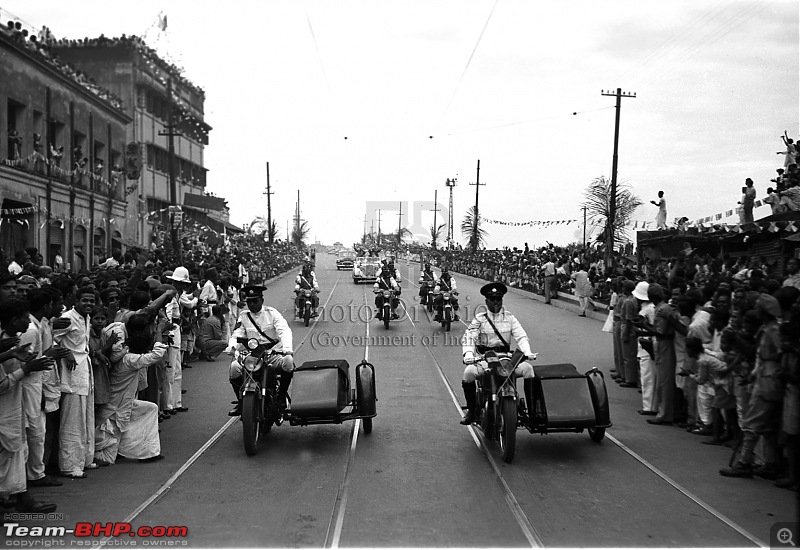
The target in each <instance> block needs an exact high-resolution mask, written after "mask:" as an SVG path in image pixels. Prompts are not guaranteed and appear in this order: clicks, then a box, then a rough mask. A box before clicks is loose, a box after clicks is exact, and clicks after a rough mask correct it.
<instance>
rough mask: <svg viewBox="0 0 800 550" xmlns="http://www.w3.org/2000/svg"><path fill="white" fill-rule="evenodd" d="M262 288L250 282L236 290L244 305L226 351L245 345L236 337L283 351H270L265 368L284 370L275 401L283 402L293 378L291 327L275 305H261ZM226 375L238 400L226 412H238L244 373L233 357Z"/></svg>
mask: <svg viewBox="0 0 800 550" xmlns="http://www.w3.org/2000/svg"><path fill="white" fill-rule="evenodd" d="M265 290H267V288H266V287H264V286H258V285H251V286H245V287H242V289H241V290H240V291H239V293H240V295H241V296H242V297H243V298H244V301H245V304H247V306H246V307H245V308H244V309H243V310H242V311H241V313H239V319H238V321H237V322H236V327H235V328H234V330H233V333H232V334H231V338H230V340H229V341H228V348H227V349H226V350H225V351H226V352H227V353H229V354H233V353H234V350H241V349H245V347H246V346H245V345H244V344H240V343H238V342H237V341H236V339H237V338H247V339H250V338H255V339H256V340H258V341H259V343H261V344H266V345H267V347H273V349H275V350H276V351H281V352H282V353H284V354H285V355H278V354H275V355H270V357H269V360H268V363H267V368H269V369H281V370H282V371H283V373H282V375H281V385H280V389H279V391H278V403H279V404H283V405H285V403H286V396H287V395H288V391H289V384H290V383H291V381H292V371H293V370H294V361H293V360H292V353H293V351H292V329H290V328H289V324H288V323H287V322H286V319H284V318H283V315H281V314H280V313H279V312H278V310H277V309H275V308H274V307H269V306H267V307H264V291H265ZM270 344H271V345H270ZM229 377H230V382H231V386H232V387H233V391H234V392H235V393H236V398H237V399H238V400H239V402H238V403H237V404H236V407H234V408H233V409H232V410H231V411H230V412H229V413H228V416H239V415H241V414H242V391H241V390H242V385H243V384H244V374H243V373H242V365H241V364H239V362H238V361H236V359H234V360H233V361H232V362H231V367H230V371H229Z"/></svg>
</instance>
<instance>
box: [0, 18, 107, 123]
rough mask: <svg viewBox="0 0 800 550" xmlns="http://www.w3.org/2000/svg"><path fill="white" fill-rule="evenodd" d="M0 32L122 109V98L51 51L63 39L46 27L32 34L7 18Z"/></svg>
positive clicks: (20, 24) (17, 22) (0, 27)
mask: <svg viewBox="0 0 800 550" xmlns="http://www.w3.org/2000/svg"><path fill="white" fill-rule="evenodd" d="M0 32H2V33H3V34H5V35H6V36H9V37H11V38H12V39H13V40H15V41H16V42H18V43H19V44H21V45H22V46H23V47H25V48H27V49H28V50H30V51H31V52H33V53H34V54H36V55H38V56H39V58H40V59H42V60H43V61H44V62H45V63H47V64H49V65H52V66H53V67H55V68H56V69H57V70H58V71H60V72H61V73H63V74H65V75H66V76H67V77H69V78H71V79H72V80H74V81H75V82H77V83H78V84H80V85H81V86H82V87H84V88H86V89H87V90H89V91H90V92H91V93H93V94H94V95H96V96H97V97H99V98H100V99H103V100H104V101H107V102H108V103H110V104H111V105H113V106H114V107H116V108H117V109H120V110H121V109H122V107H123V106H122V100H121V99H120V98H119V97H118V96H116V95H114V94H113V93H111V92H110V91H108V90H107V89H105V88H103V87H102V86H100V85H99V84H97V82H95V80H94V79H93V78H92V77H90V76H89V75H87V74H86V73H84V72H82V71H80V70H78V69H76V68H75V67H74V66H73V65H72V64H70V63H67V62H66V61H64V60H62V59H60V58H59V57H58V56H57V55H56V54H55V53H54V52H53V46H55V45H56V44H62V43H63V42H64V41H63V40H57V39H56V38H55V37H54V36H53V35H52V33H51V32H50V29H48V28H47V27H43V28H42V30H41V31H39V32H38V33H36V34H34V33H33V32H30V31H28V29H26V28H23V26H22V23H20V22H19V21H13V20H9V21H8V22H7V23H6V25H5V26H3V25H0Z"/></svg>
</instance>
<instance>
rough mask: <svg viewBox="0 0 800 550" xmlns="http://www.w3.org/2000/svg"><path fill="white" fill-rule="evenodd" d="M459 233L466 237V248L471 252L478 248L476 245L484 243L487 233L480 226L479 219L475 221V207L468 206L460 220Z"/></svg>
mask: <svg viewBox="0 0 800 550" xmlns="http://www.w3.org/2000/svg"><path fill="white" fill-rule="evenodd" d="M461 234H462V235H463V236H464V237H465V238H466V239H467V248H468V249H469V250H470V251H471V252H475V251H477V250H478V247H480V246H482V245H485V244H486V237H488V236H489V233H488V232H487V231H486V230H485V229H483V228H482V227H481V220H480V218H479V219H478V223H475V207H474V206H470V207H469V208H468V209H467V213H466V214H465V215H464V219H463V220H461Z"/></svg>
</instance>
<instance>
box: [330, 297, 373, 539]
mask: <svg viewBox="0 0 800 550" xmlns="http://www.w3.org/2000/svg"><path fill="white" fill-rule="evenodd" d="M363 295H364V302H365V303H366V304H367V306H369V304H368V300H367V290H366V287H365V288H364V292H363ZM369 321H370V320H367V321H366V322H365V323H364V325H365V326H366V328H365V333H366V336H365V339H364V361H369ZM356 376H358V372H356ZM360 427H361V419H360V418H356V420H355V422H354V423H353V430H352V431H351V432H350V446H349V447H348V451H347V461H346V462H345V465H344V475H343V476H342V482H341V483H340V484H339V489H338V490H337V492H336V500H335V501H334V504H333V510H332V511H331V521H330V522H329V523H328V530H327V532H326V533H325V544H324V548H339V542H340V541H341V538H342V529H343V526H344V516H345V512H346V511H347V498H348V489H349V488H350V479H351V477H352V473H353V461H354V458H355V455H356V445H357V444H358V432H359V428H360ZM331 528H333V529H332V530H331Z"/></svg>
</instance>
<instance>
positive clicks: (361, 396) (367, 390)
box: [356, 366, 375, 434]
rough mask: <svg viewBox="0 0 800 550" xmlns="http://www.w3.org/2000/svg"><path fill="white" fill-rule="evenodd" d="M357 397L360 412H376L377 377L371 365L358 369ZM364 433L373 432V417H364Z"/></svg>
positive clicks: (370, 413)
mask: <svg viewBox="0 0 800 550" xmlns="http://www.w3.org/2000/svg"><path fill="white" fill-rule="evenodd" d="M356 399H357V400H358V412H359V413H360V414H365V415H372V414H375V379H374V376H373V371H372V369H371V368H370V367H367V366H360V367H359V368H358V370H357V371H356ZM361 422H362V423H363V425H364V433H365V434H370V433H372V417H369V418H362V419H361Z"/></svg>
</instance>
